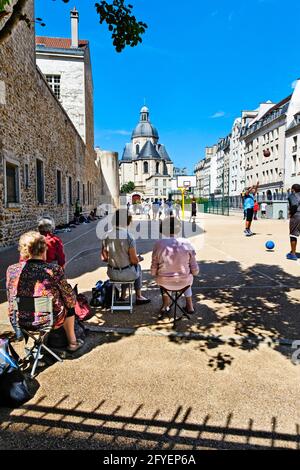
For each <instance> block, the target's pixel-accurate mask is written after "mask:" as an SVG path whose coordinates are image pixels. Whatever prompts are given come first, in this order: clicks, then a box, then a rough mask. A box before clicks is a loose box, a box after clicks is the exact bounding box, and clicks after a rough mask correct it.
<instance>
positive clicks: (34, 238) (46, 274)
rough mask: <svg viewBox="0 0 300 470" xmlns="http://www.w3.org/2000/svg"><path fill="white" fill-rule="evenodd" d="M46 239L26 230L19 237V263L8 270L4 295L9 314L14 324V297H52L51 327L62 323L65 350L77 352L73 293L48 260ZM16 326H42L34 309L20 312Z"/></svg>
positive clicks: (62, 274)
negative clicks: (37, 320)
mask: <svg viewBox="0 0 300 470" xmlns="http://www.w3.org/2000/svg"><path fill="white" fill-rule="evenodd" d="M47 247H48V244H47V240H46V237H45V236H43V235H41V234H40V233H39V232H33V231H32V232H27V233H25V234H24V235H22V236H21V238H20V241H19V251H20V255H21V259H22V260H24V261H22V262H20V263H18V264H14V265H12V266H9V268H8V270H7V276H6V278H7V281H6V286H7V296H8V306H9V317H10V321H11V323H12V325H13V326H14V298H15V297H53V317H54V328H59V327H60V326H63V327H64V329H65V332H66V336H67V339H68V348H67V349H68V350H69V351H77V349H79V348H80V347H81V346H82V344H83V343H82V342H79V341H77V339H76V335H75V331H74V322H75V303H76V296H75V294H74V292H73V289H72V287H71V286H70V285H69V284H68V282H67V280H66V279H65V276H64V271H63V269H62V268H61V267H60V266H57V265H54V264H50V263H48V262H47ZM18 317H19V325H20V326H21V327H22V326H23V328H27V329H29V330H30V329H32V325H33V323H34V329H35V330H38V329H39V326H40V327H42V326H43V323H42V317H41V320H40V324H38V323H36V318H35V315H34V312H27V311H26V312H23V311H21V312H19V315H18Z"/></svg>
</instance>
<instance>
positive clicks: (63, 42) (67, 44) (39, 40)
mask: <svg viewBox="0 0 300 470" xmlns="http://www.w3.org/2000/svg"><path fill="white" fill-rule="evenodd" d="M35 44H36V45H37V46H45V47H48V48H49V49H71V50H72V49H74V47H71V39H70V38H50V37H47V36H36V38H35ZM78 44H79V46H78V49H85V48H86V47H87V46H88V44H89V42H88V41H87V40H86V39H79V41H78ZM75 49H76V48H75Z"/></svg>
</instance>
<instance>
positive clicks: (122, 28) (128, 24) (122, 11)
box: [95, 0, 147, 52]
mask: <svg viewBox="0 0 300 470" xmlns="http://www.w3.org/2000/svg"><path fill="white" fill-rule="evenodd" d="M95 7H96V10H97V13H98V14H99V16H100V24H102V23H106V24H107V25H108V30H109V31H111V32H112V35H111V37H112V40H113V45H114V47H115V49H116V51H117V52H122V50H123V49H125V47H126V46H131V47H135V46H137V45H138V44H139V43H141V42H142V35H143V34H144V33H145V31H146V29H147V25H146V24H145V23H143V22H142V21H137V19H136V17H135V16H134V15H133V13H132V9H133V6H132V5H130V4H129V5H127V6H126V3H125V0H113V1H112V3H110V2H108V1H107V0H102V1H101V2H99V3H98V2H97V3H96V4H95Z"/></svg>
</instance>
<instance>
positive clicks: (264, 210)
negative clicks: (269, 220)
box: [260, 202, 267, 213]
mask: <svg viewBox="0 0 300 470" xmlns="http://www.w3.org/2000/svg"><path fill="white" fill-rule="evenodd" d="M260 210H261V212H263V213H266V211H267V204H266V203H265V202H262V203H261V205H260Z"/></svg>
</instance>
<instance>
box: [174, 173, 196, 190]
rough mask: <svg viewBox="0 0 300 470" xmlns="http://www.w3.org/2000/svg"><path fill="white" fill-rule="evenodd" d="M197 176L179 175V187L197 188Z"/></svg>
mask: <svg viewBox="0 0 300 470" xmlns="http://www.w3.org/2000/svg"><path fill="white" fill-rule="evenodd" d="M196 186H197V178H196V176H194V175H193V176H177V188H196Z"/></svg>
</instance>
